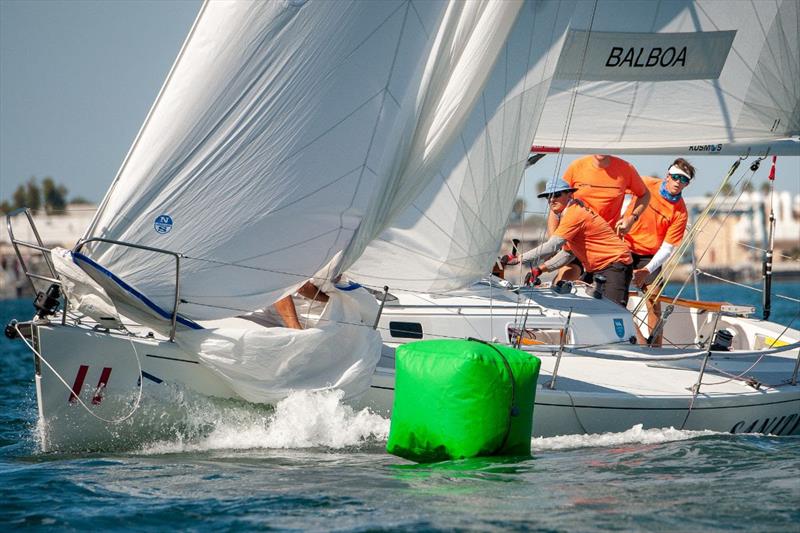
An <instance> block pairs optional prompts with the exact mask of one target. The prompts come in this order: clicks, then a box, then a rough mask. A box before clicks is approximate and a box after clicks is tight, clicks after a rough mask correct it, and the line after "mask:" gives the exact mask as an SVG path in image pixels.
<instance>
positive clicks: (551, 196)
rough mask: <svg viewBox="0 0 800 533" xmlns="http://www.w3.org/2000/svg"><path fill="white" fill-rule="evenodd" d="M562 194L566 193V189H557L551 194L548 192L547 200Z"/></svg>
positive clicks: (559, 196)
mask: <svg viewBox="0 0 800 533" xmlns="http://www.w3.org/2000/svg"><path fill="white" fill-rule="evenodd" d="M562 194H567V193H566V191H558V192H554V193H553V194H548V195H547V201H548V202H549V201H550V200H552V199H554V198H561V195H562Z"/></svg>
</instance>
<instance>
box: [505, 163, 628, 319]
mask: <svg viewBox="0 0 800 533" xmlns="http://www.w3.org/2000/svg"><path fill="white" fill-rule="evenodd" d="M575 190H576V189H575V187H571V186H570V185H569V184H568V183H567V182H566V181H564V180H563V179H557V180H555V181H554V182H551V183H550V184H549V185H548V186H547V188H545V190H544V192H542V193H541V194H539V198H547V202H548V204H549V205H550V210H551V211H552V212H553V213H555V214H556V215H558V216H559V222H558V227H557V228H556V229H555V230H554V231H553V234H552V235H551V236H550V238H549V239H548V240H547V242H545V243H543V244H541V245H539V246H537V247H536V248H534V249H533V250H530V251H529V252H526V253H525V254H523V255H522V257H521V261H522V262H523V263H524V264H526V265H529V266H531V273H530V276H529V278H530V281H531V282H532V283H533V284H536V280H537V279H538V277H539V276H540V275H542V273H544V272H550V271H553V270H556V269H558V268H560V267H561V266H563V265H566V264H567V263H569V262H571V261H572V260H573V259H574V258H575V257H577V258H578V259H579V260H580V262H581V264H582V265H583V268H584V270H585V271H586V276H592V275H597V274H602V275H603V276H605V278H606V284H605V296H606V298H608V299H610V300H612V301H614V302H617V303H618V304H620V305H622V306H623V307H624V306H625V305H626V304H627V303H628V285H629V284H630V282H631V268H630V265H631V263H632V262H633V259H632V258H631V253H630V251H629V250H628V247H627V246H626V244H625V242H624V241H623V240H622V239H621V238H620V237H619V236H618V235H617V234H616V233H615V231H614V230H613V229H611V226H610V225H609V224H608V222H607V221H606V220H605V219H604V218H603V217H601V216H600V215H598V214H597V213H595V212H594V211H592V210H591V209H589V208H588V207H587V206H586V205H585V204H584V203H583V202H582V201H580V200H578V199H575V198H573V196H572V193H574V192H575ZM564 245H568V247H569V252H567V251H565V250H562V248H564ZM548 258H549V260H548V261H544V260H545V259H548ZM541 261H544V262H541ZM585 279H586V280H587V281H588V279H589V278H588V277H587V278H585Z"/></svg>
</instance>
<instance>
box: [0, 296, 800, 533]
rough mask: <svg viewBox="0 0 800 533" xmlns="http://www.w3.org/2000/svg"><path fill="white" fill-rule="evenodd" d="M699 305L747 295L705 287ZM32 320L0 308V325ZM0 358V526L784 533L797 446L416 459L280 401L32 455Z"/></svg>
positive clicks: (25, 413) (579, 440)
mask: <svg viewBox="0 0 800 533" xmlns="http://www.w3.org/2000/svg"><path fill="white" fill-rule="evenodd" d="M775 290H776V292H781V293H784V294H787V295H791V296H794V297H797V296H798V294H800V284H798V283H781V284H777V286H776V287H775ZM701 296H702V297H704V298H706V299H712V300H713V299H724V300H728V301H735V302H737V303H742V304H748V303H751V304H754V305H755V304H758V302H759V300H760V296H759V295H758V294H757V293H755V292H752V293H751V292H750V291H746V290H745V289H733V290H732V289H731V288H730V286H719V285H704V286H703V287H702V290H701ZM31 310H32V308H31V307H30V302H28V301H11V302H0V320H2V324H5V323H6V322H7V321H8V320H9V319H10V318H12V317H27V316H29V315H30V314H31ZM798 312H800V309H799V308H798V305H797V304H796V303H794V302H788V301H786V300H775V301H774V306H773V319H774V320H776V321H777V322H781V323H784V324H788V323H789V322H790V321H792V320H794V321H795V323H794V324H793V326H794V327H797V326H798V325H797V323H796V321H797V320H798V318H797V315H798ZM0 351H2V355H3V362H2V365H0V524H2V525H3V526H4V530H9V529H11V528H14V529H16V528H21V527H26V528H32V529H40V530H59V531H61V530H72V531H74V530H86V529H100V530H136V531H162V530H166V529H181V530H196V531H225V530H242V529H244V530H251V529H278V530H311V531H330V530H334V531H336V530H345V531H366V530H479V531H487V530H489V531H491V530H526V531H527V530H534V531H698V530H701V531H731V530H736V531H776V532H778V531H780V532H787V531H798V530H800V525H799V524H800V438H798V437H771V436H763V435H729V434H722V433H714V432H691V431H678V430H675V429H670V428H668V429H658V430H642V429H641V428H640V427H634V428H631V429H630V430H628V431H625V432H623V433H616V434H603V435H582V436H565V437H554V438H539V439H534V440H533V443H532V444H533V455H532V457H528V458H480V459H472V460H461V461H448V462H443V463H437V464H433V465H416V464H413V463H410V462H408V461H405V460H403V459H400V458H397V457H394V456H391V455H388V454H387V453H386V452H385V450H384V446H385V442H386V436H387V434H388V430H389V421H388V420H386V419H383V418H381V417H380V416H377V415H374V414H372V413H369V412H367V411H361V412H356V411H354V410H353V409H351V408H349V407H347V406H345V405H342V404H341V403H340V402H339V399H338V397H337V396H336V395H335V394H326V395H309V394H297V395H295V396H293V397H290V398H288V399H287V400H286V401H284V402H282V403H281V404H280V405H279V406H278V407H277V408H276V409H275V410H264V409H258V408H255V407H253V406H247V405H238V406H231V405H230V404H217V403H215V402H213V401H206V403H203V404H200V405H199V406H198V408H197V409H194V410H193V414H192V415H191V416H192V417H194V418H195V420H193V423H194V427H197V428H203V430H202V431H194V432H191V433H185V432H179V431H176V435H175V436H174V438H169V439H166V440H162V441H156V442H152V441H146V440H145V441H143V442H142V443H139V444H136V443H134V444H132V445H131V446H130V447H129V448H127V449H118V450H113V451H106V452H95V453H80V454H45V453H42V452H40V451H39V448H38V445H37V442H36V438H35V435H36V432H35V424H36V399H35V392H34V385H33V377H32V376H33V362H32V357H31V355H30V353H29V352H28V351H27V349H26V348H25V347H24V345H22V343H20V342H18V341H17V342H11V341H8V340H7V339H5V338H3V339H2V340H0Z"/></svg>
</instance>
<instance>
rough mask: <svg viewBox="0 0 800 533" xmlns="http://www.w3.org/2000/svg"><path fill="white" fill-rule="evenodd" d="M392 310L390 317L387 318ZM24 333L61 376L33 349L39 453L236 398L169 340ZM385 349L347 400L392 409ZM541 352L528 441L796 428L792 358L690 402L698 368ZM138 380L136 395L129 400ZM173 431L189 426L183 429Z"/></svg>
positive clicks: (154, 432) (174, 420)
mask: <svg viewBox="0 0 800 533" xmlns="http://www.w3.org/2000/svg"><path fill="white" fill-rule="evenodd" d="M391 317H392V315H391V313H389V314H387V317H386V319H387V320H388V319H391ZM492 317H493V318H495V319H497V320H498V321H499V323H505V321H506V320H507V318H508V317H503V315H502V314H497V312H496V309H495V310H494V311H493V314H492ZM32 331H33V335H32V336H33V338H34V343H35V346H36V348H37V351H39V352H40V353H42V354H43V356H44V358H45V359H46V360H47V362H48V363H49V364H50V365H52V366H53V368H54V369H55V370H56V371H57V372H58V374H59V375H61V376H62V377H63V378H64V380H65V381H66V385H65V384H64V383H63V382H61V381H60V380H59V379H58V377H57V376H56V374H55V373H54V372H53V370H52V369H51V368H49V367H48V365H46V364H43V363H42V362H41V361H38V357H37V356H34V357H35V358H36V359H37V364H36V368H37V375H36V392H37V397H38V404H39V421H40V423H39V432H40V438H41V446H42V449H43V450H62V449H87V448H89V449H91V448H105V447H108V446H122V447H124V446H126V443H128V442H142V440H143V438H144V440H148V439H152V440H157V439H163V438H170V437H174V436H175V433H176V427H177V426H179V425H180V424H181V423H182V421H185V411H186V410H192V409H194V410H197V409H202V408H203V407H202V404H203V402H207V401H213V402H223V403H224V402H228V404H230V403H231V402H241V400H239V399H237V396H236V394H235V393H234V392H233V390H232V389H231V388H230V387H229V386H228V385H227V384H226V383H225V382H224V381H223V380H222V379H221V378H219V377H218V376H217V375H216V374H214V373H213V372H212V371H211V370H209V369H207V368H206V367H205V366H203V365H202V364H200V363H199V361H198V359H197V357H196V356H195V355H193V354H189V353H186V352H184V351H182V350H181V349H180V348H178V346H177V345H176V344H175V343H171V342H169V341H166V340H157V339H154V338H143V337H138V336H131V335H127V334H122V333H115V332H107V331H94V330H92V329H91V328H88V327H86V326H78V325H60V324H58V325H56V324H49V325H39V326H34V327H33V328H32ZM393 352H394V350H393V347H392V345H389V344H387V345H385V346H384V356H383V357H382V359H381V363H380V364H379V367H378V369H377V371H376V372H375V375H374V377H373V380H372V384H371V387H370V389H369V391H367V392H366V393H365V394H364V395H363V396H362V397H360V398H357V399H355V400H352V402H351V403H353V404H354V405H355V406H357V407H369V408H371V409H372V410H373V411H375V412H377V413H380V414H382V415H384V416H389V415H390V413H391V406H392V401H393V395H394V369H393V355H394V354H393ZM539 356H540V357H541V359H542V373H541V376H540V380H539V384H538V389H537V393H536V406H535V409H534V426H533V427H534V435H536V436H554V435H565V434H581V433H603V432H620V431H625V430H627V429H629V428H631V427H633V426H635V425H637V424H641V425H642V426H643V427H644V428H660V427H676V428H684V429H690V430H711V431H719V432H732V433H748V432H761V433H771V434H775V435H795V434H800V386H792V385H789V384H787V383H786V381H788V380H787V378H788V377H789V375H790V373H791V369H792V366H793V359H792V353H789V354H787V355H784V356H779V355H777V356H776V355H772V356H769V357H770V360H769V361H766V360H765V361H761V363H760V368H761V369H762V370H761V371H759V373H757V375H758V378H759V380H760V381H761V383H763V385H761V386H760V387H759V388H758V389H756V388H755V387H754V386H752V385H748V384H746V383H744V382H743V381H742V380H733V381H729V382H727V383H724V384H721V385H704V386H702V387H701V390H700V393H699V394H698V395H697V397H696V398H694V399H693V397H692V396H693V395H692V392H691V387H692V385H694V383H695V382H696V381H697V377H698V370H697V368H696V367H695V368H692V367H691V366H690V367H686V366H685V365H684V366H681V365H674V364H665V363H657V362H654V363H648V362H643V361H621V360H616V359H602V358H600V359H595V358H591V357H582V356H575V355H570V354H566V355H564V356H563V357H562V360H561V362H560V366H559V371H558V376H557V379H556V383H555V388H553V389H551V388H550V387H549V384H550V382H551V380H552V375H553V369H554V367H555V364H556V359H557V357H556V355H554V354H547V353H539ZM794 357H796V355H794ZM713 364H718V365H719V364H723V365H724V364H727V366H728V368H730V369H731V370H735V369H737V368H742V365H745V364H746V362H736V361H732V360H727V359H726V358H724V357H722V356H714V357H713V358H712V365H713ZM140 366H141V373H140ZM695 366H696V365H695ZM754 375H756V374H754ZM139 376H143V379H141V380H140V377H139ZM711 381H713V382H717V381H723V380H722V379H721V378H720V376H719V375H718V374H716V375H715V374H714V373H713V372H710V373H708V374H706V379H705V380H704V382H711ZM140 384H141V397H142V401H141V403H138V402H137V397H138V396H139V393H140ZM73 391H75V392H77V395H78V396H79V397H80V399H81V400H82V401H83V403H84V404H85V406H86V408H84V407H83V406H81V405H80V404H79V402H77V400H76V399H75V398H74V392H73ZM208 398H215V400H209V399H208ZM198 405H199V406H200V407H198ZM690 406H691V409H690ZM264 409H267V407H266V406H265V407H264ZM87 411H91V412H92V413H94V414H95V415H97V416H99V417H102V418H104V419H106V420H116V419H120V418H123V417H125V416H127V415H128V414H129V413H131V412H132V411H135V412H134V413H133V415H132V416H130V418H127V419H126V420H124V421H122V422H113V423H109V422H106V421H103V420H100V419H98V418H95V417H94V416H92V415H90V414H89V413H88V412H87ZM183 431H189V432H190V433H191V431H192V429H191V428H189V429H188V430H187V429H186V428H184V429H183ZM143 436H144V437H143Z"/></svg>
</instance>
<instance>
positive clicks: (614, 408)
mask: <svg viewBox="0 0 800 533" xmlns="http://www.w3.org/2000/svg"><path fill="white" fill-rule="evenodd" d="M370 388H371V389H381V390H390V391H393V390H394V388H391V387H381V386H378V385H370ZM792 402H800V398H794V399H791V400H780V401H777V402H767V403H753V404H747V405H727V406H718V407H695V408H694V409H692V410H693V411H713V410H716V409H741V408H745V407H765V406H767V405H779V404H782V403H792ZM534 405H535V406H536V405H546V406H547V407H564V408H567V409H572V408H573V407H574V408H575V409H613V410H615V411H681V412H683V411H686V407H606V406H603V405H575V406H573V405H570V404H562V403H541V402H534Z"/></svg>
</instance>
